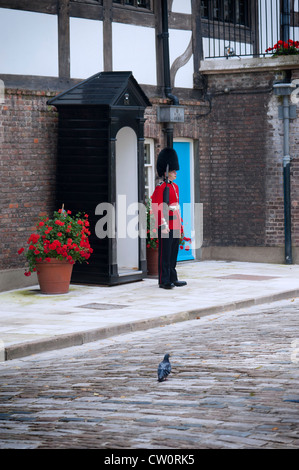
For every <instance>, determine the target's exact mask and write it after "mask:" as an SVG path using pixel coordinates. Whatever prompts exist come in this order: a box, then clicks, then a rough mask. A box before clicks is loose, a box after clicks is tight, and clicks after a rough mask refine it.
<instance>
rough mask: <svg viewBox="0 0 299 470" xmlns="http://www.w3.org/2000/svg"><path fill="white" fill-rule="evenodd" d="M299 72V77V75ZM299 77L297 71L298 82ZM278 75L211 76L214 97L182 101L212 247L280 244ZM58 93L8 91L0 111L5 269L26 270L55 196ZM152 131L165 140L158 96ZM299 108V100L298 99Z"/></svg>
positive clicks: (148, 133) (294, 134)
mask: <svg viewBox="0 0 299 470" xmlns="http://www.w3.org/2000/svg"><path fill="white" fill-rule="evenodd" d="M295 73H297V75H295ZM295 78H299V72H298V71H297V72H295V71H294V72H293V76H292V79H295ZM272 82H273V73H269V72H257V73H246V74H245V73H236V74H227V75H226V74H218V75H217V74H214V75H209V76H208V88H207V92H208V95H207V98H206V99H203V98H201V97H200V94H198V98H194V97H193V99H187V98H185V99H180V104H182V105H184V107H185V122H184V123H183V124H175V125H174V137H185V138H191V139H193V140H194V141H195V143H196V145H195V146H194V148H195V149H196V155H195V168H196V174H195V177H194V179H195V186H196V194H197V195H198V194H199V200H198V199H197V202H202V203H203V207H204V246H205V247H211V246H212V247H213V246H216V247H217V246H218V247H283V246H284V217H283V179H282V175H283V173H282V172H283V168H282V149H283V124H282V121H281V120H279V119H278V105H279V98H278V97H276V96H274V95H273V91H272ZM55 94H56V93H50V92H49V93H45V92H39V91H26V90H21V91H20V90H15V89H11V90H9V89H7V90H6V97H5V103H4V104H2V105H0V106H1V115H0V144H1V145H0V170H1V171H0V193H1V194H0V196H1V198H0V239H1V250H0V269H4V270H5V269H9V268H23V263H24V259H20V258H19V257H18V255H17V250H18V249H19V248H20V247H21V246H23V245H24V243H25V242H26V240H27V238H28V236H29V234H30V232H31V230H32V229H33V228H34V224H35V222H36V220H37V218H38V217H39V215H42V214H46V213H49V212H52V210H53V209H54V198H55V192H54V191H55V178H56V145H57V122H58V115H57V113H56V112H55V109H53V108H52V107H48V106H47V104H46V102H47V100H48V99H49V97H50V96H53V95H55ZM151 101H152V103H153V106H152V107H151V108H148V109H147V110H146V118H147V120H146V122H145V137H149V138H153V139H154V140H155V154H156V155H158V153H159V151H160V150H161V148H162V147H163V146H164V145H165V143H166V137H165V133H164V132H163V128H162V126H161V125H160V124H158V123H157V122H156V107H157V106H158V105H162V104H165V100H164V99H162V98H152V99H151ZM297 113H298V106H297ZM298 143H299V120H298V118H297V119H296V120H294V121H292V122H291V123H290V154H291V156H292V158H293V159H292V163H291V188H292V194H291V198H292V238H293V245H294V246H299V178H298V177H299V166H298V165H299V163H298V162H299V158H298V157H299V155H298V148H299V146H298Z"/></svg>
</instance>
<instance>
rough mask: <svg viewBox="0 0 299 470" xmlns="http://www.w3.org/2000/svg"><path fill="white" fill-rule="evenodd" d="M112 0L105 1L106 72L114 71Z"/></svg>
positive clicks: (104, 48) (104, 47)
mask: <svg viewBox="0 0 299 470" xmlns="http://www.w3.org/2000/svg"><path fill="white" fill-rule="evenodd" d="M112 6H113V5H112V0H103V56H104V71H105V72H110V71H112V66H113V65H112V64H113V61H112Z"/></svg>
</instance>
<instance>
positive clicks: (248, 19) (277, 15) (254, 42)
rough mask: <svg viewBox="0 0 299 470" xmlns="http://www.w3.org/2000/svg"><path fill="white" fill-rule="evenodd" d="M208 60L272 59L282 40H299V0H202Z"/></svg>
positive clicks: (205, 56) (203, 37) (204, 52)
mask: <svg viewBox="0 0 299 470" xmlns="http://www.w3.org/2000/svg"><path fill="white" fill-rule="evenodd" d="M201 5H202V11H201V30H202V41H203V55H204V58H205V59H209V58H217V57H218V58H223V57H226V58H228V57H230V56H239V57H246V56H247V57H257V56H267V55H272V53H273V52H272V51H269V50H268V51H267V49H269V48H270V47H273V46H274V45H275V44H277V43H278V41H279V40H283V41H288V39H291V40H293V41H298V40H299V0H202V2H201Z"/></svg>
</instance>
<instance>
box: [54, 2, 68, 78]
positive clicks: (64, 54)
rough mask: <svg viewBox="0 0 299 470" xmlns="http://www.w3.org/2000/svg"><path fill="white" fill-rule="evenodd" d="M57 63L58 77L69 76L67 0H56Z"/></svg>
mask: <svg viewBox="0 0 299 470" xmlns="http://www.w3.org/2000/svg"><path fill="white" fill-rule="evenodd" d="M57 7H58V8H57V11H58V63H59V77H62V78H69V77H70V18H69V0H58V2H57Z"/></svg>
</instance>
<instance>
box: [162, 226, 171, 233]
mask: <svg viewBox="0 0 299 470" xmlns="http://www.w3.org/2000/svg"><path fill="white" fill-rule="evenodd" d="M161 232H162V233H165V234H166V233H169V232H170V230H169V228H168V227H166V228H163V229H162V230H161Z"/></svg>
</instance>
